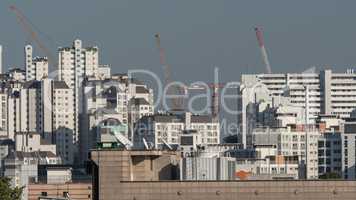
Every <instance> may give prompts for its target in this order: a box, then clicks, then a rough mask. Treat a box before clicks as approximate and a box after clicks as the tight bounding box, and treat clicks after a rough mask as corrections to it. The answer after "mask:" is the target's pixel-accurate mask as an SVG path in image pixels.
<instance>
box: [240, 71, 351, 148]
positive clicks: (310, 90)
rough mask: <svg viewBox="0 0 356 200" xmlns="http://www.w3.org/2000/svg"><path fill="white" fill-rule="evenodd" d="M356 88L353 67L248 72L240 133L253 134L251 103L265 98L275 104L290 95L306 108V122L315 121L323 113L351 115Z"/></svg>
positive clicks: (243, 87) (243, 85) (243, 88)
mask: <svg viewBox="0 0 356 200" xmlns="http://www.w3.org/2000/svg"><path fill="white" fill-rule="evenodd" d="M355 91H356V73H354V72H353V70H348V71H347V73H334V72H332V71H331V70H323V71H321V72H319V73H318V72H306V73H287V74H244V75H242V77H241V87H240V95H241V98H240V102H239V109H240V111H241V112H240V114H239V117H238V120H239V124H240V134H241V136H242V138H246V135H248V134H250V132H249V130H248V123H249V120H250V119H249V118H248V112H249V110H248V109H247V108H248V105H249V104H250V103H257V102H258V101H259V100H264V101H269V102H270V104H271V105H273V104H275V103H274V102H277V101H280V99H281V98H286V97H287V98H289V102H290V105H293V106H295V107H301V108H305V119H306V121H305V123H308V124H311V123H314V122H315V119H316V118H317V116H318V115H319V114H326V115H330V114H332V115H336V116H338V117H340V118H348V117H350V113H351V112H352V111H353V110H354V109H355V108H356V100H355V98H356V94H354V93H355ZM243 141H246V140H245V139H243ZM243 143H245V142H243Z"/></svg>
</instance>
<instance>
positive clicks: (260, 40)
mask: <svg viewBox="0 0 356 200" xmlns="http://www.w3.org/2000/svg"><path fill="white" fill-rule="evenodd" d="M255 32H256V38H257V42H258V46H259V47H260V50H261V55H262V60H263V63H264V64H265V66H266V72H267V73H268V74H270V73H272V69H271V65H270V64H269V60H268V56H267V51H266V48H265V43H264V41H263V33H262V29H261V28H260V27H255Z"/></svg>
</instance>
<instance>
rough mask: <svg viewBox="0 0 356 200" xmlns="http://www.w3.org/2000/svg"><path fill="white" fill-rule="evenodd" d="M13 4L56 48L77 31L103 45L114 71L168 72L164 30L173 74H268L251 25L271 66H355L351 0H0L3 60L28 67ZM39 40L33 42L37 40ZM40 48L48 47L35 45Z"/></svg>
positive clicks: (225, 77)
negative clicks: (157, 41)
mask: <svg viewBox="0 0 356 200" xmlns="http://www.w3.org/2000/svg"><path fill="white" fill-rule="evenodd" d="M10 5H15V6H17V7H18V9H20V10H22V12H23V13H24V14H25V15H26V17H27V18H28V19H29V20H30V21H31V23H32V24H33V29H34V30H35V31H36V32H37V33H38V37H39V38H40V40H41V41H42V43H43V44H44V45H45V46H47V48H48V49H50V50H51V51H52V53H53V54H54V55H56V50H57V47H58V46H70V45H71V44H72V41H73V40H74V39H76V38H80V39H82V40H83V43H84V45H85V46H92V45H97V46H98V47H99V48H100V63H101V64H109V65H110V66H111V67H112V71H113V72H121V73H122V72H126V71H127V70H129V69H148V70H152V71H153V72H156V73H158V74H160V75H162V74H163V73H162V67H161V66H160V64H159V54H158V51H157V48H156V44H155V39H154V34H155V33H158V32H159V33H160V34H161V40H162V46H163V47H164V49H165V51H166V60H167V63H168V64H169V65H170V66H171V71H172V72H171V73H172V79H174V80H182V81H185V82H187V83H189V82H193V81H212V80H213V69H214V67H218V68H219V72H220V80H222V81H224V82H225V81H226V82H227V81H238V80H239V79H240V75H241V73H263V72H265V67H264V65H263V63H262V59H261V55H260V51H259V49H258V46H257V41H256V37H255V33H254V30H253V27H254V26H256V25H258V26H261V27H263V31H264V39H265V45H266V48H267V52H268V54H269V59H270V63H271V66H272V71H273V72H275V73H278V72H302V71H304V70H305V69H307V68H309V67H311V66H317V67H318V69H322V68H332V69H333V70H335V71H340V72H342V71H346V69H347V68H350V67H352V66H356V56H355V55H356V40H355V36H356V24H355V23H354V21H355V19H356V12H355V11H354V9H355V7H356V1H352V0H343V1H335V0H313V1H310V0H298V1H292V0H279V1H277V0H268V1H261V0H246V1H240V0H220V1H217V0H170V1H168V0H101V1H98V0H75V1H73V0H60V1H48V0H31V1H30V0H27V1H24V0H21V1H20V0H19V1H14V0H11V1H10V0H1V1H0V24H1V34H0V44H1V45H3V52H4V53H3V54H4V55H3V60H4V66H5V67H14V66H17V67H23V62H24V61H23V60H24V58H23V46H24V45H25V44H26V43H28V42H31V39H30V37H29V34H28V33H26V32H24V31H23V29H22V28H21V26H20V24H19V23H18V22H17V20H16V16H15V15H14V13H12V12H11V11H10V10H9V9H8V7H9V6H10ZM33 44H34V43H33ZM34 51H35V53H34V54H35V55H38V56H44V53H43V52H41V51H40V49H39V48H38V47H37V46H36V45H35V44H34Z"/></svg>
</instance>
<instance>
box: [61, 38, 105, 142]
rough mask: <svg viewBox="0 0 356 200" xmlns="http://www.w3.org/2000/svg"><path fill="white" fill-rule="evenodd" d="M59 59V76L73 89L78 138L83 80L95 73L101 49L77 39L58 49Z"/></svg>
mask: <svg viewBox="0 0 356 200" xmlns="http://www.w3.org/2000/svg"><path fill="white" fill-rule="evenodd" d="M58 59H59V60H58V71H59V74H58V76H59V77H58V78H59V80H61V81H64V82H65V83H66V84H67V85H68V86H69V88H70V89H72V91H73V92H72V94H73V97H72V98H73V99H74V102H73V111H74V113H73V115H74V120H73V126H74V129H73V137H74V138H78V137H79V114H80V108H81V106H80V102H81V101H82V95H83V92H82V82H83V80H84V79H85V78H86V77H88V76H94V75H95V73H96V71H97V69H98V67H99V49H98V47H87V48H84V47H83V46H82V41H81V40H79V39H77V40H75V41H74V42H73V46H72V47H63V48H62V47H61V48H59V49H58ZM76 142H78V141H76Z"/></svg>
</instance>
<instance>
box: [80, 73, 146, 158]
mask: <svg viewBox="0 0 356 200" xmlns="http://www.w3.org/2000/svg"><path fill="white" fill-rule="evenodd" d="M83 87H84V91H85V92H84V96H83V107H82V113H81V114H80V116H81V117H80V118H81V121H80V128H81V129H80V133H81V135H80V144H81V145H80V148H81V155H82V159H83V160H85V159H87V155H88V153H89V150H90V149H92V148H94V147H95V146H96V143H97V142H100V139H99V138H100V137H99V136H100V133H98V131H99V130H100V128H99V126H100V125H101V123H103V122H104V121H105V120H107V119H114V121H117V122H118V124H119V125H118V126H117V127H118V128H119V129H120V134H122V135H123V136H124V137H126V138H129V139H131V138H132V130H133V125H134V123H135V122H136V121H137V120H138V119H139V118H140V117H142V116H146V115H150V114H153V90H152V89H151V88H149V87H148V86H147V85H145V84H144V83H141V82H138V81H136V80H134V79H129V77H128V76H127V75H126V74H120V75H113V76H112V77H111V78H107V79H104V80H97V79H87V80H85V81H84V83H83Z"/></svg>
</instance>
